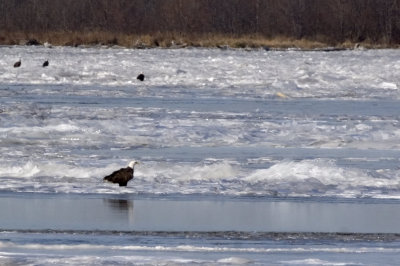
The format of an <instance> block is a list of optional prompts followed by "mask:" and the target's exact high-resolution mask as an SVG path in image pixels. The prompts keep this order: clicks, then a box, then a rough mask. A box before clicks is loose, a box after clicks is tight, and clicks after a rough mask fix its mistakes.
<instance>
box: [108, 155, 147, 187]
mask: <svg viewBox="0 0 400 266" xmlns="http://www.w3.org/2000/svg"><path fill="white" fill-rule="evenodd" d="M136 164H139V162H137V161H131V162H130V163H129V164H128V167H126V168H121V169H119V170H117V171H114V172H113V173H112V174H110V175H108V176H106V177H104V178H103V180H104V181H108V182H111V183H118V184H119V186H120V187H126V185H127V184H128V181H129V180H131V179H132V178H133V171H134V170H133V167H134V166H135V165H136Z"/></svg>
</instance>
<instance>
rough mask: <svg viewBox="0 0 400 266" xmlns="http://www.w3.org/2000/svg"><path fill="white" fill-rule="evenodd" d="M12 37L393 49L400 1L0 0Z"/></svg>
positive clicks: (0, 14)
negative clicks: (217, 39) (281, 40)
mask: <svg viewBox="0 0 400 266" xmlns="http://www.w3.org/2000/svg"><path fill="white" fill-rule="evenodd" d="M17 31H19V32H25V33H30V32H34V33H40V32H52V31H54V32H60V31H61V32H90V31H104V32H111V33H118V34H121V33H122V34H159V33H165V32H173V33H176V34H179V35H188V34H190V35H192V34H224V35H229V36H233V37H238V36H243V35H257V36H262V37H265V38H274V37H287V38H295V39H302V38H304V39H311V40H319V41H323V42H326V43H337V42H343V41H346V40H348V41H353V42H362V41H365V40H368V41H370V42H378V43H388V44H399V43H400V0H79V1H78V0H0V35H1V34H4V33H7V32H17Z"/></svg>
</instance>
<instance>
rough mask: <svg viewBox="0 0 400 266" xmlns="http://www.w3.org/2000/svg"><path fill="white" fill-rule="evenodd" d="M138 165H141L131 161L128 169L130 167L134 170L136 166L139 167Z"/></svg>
mask: <svg viewBox="0 0 400 266" xmlns="http://www.w3.org/2000/svg"><path fill="white" fill-rule="evenodd" d="M137 164H139V162H138V161H131V162H130V163H129V164H128V167H130V168H132V169H133V167H134V166H135V165H137Z"/></svg>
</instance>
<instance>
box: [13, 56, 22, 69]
mask: <svg viewBox="0 0 400 266" xmlns="http://www.w3.org/2000/svg"><path fill="white" fill-rule="evenodd" d="M20 66H21V58H20V59H19V61H17V62H15V63H14V67H20Z"/></svg>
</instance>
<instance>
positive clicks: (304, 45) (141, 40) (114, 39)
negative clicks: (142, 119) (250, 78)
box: [0, 31, 400, 51]
mask: <svg viewBox="0 0 400 266" xmlns="http://www.w3.org/2000/svg"><path fill="white" fill-rule="evenodd" d="M44 44H48V45H54V46H71V47H78V46H106V47H114V46H120V47H124V48H132V49H150V48H186V47H199V48H220V49H229V48H231V49H235V48H241V49H265V50H270V49H271V50H283V49H298V50H323V51H335V50H347V49H355V48H367V49H386V48H394V49H398V48H400V44H387V43H376V42H369V41H364V42H352V41H345V42H341V43H328V42H323V41H319V40H309V39H294V38H288V37H275V38H266V37H263V36H258V35H243V36H231V35H223V34H219V35H215V34H213V35H212V34H203V35H193V36H188V35H180V34H176V33H165V34H161V33H157V34H154V35H149V34H146V35H132V34H122V33H116V34H115V33H111V32H101V31H94V32H47V33H36V34H35V33H22V32H12V33H4V32H3V33H1V32H0V45H44Z"/></svg>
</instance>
